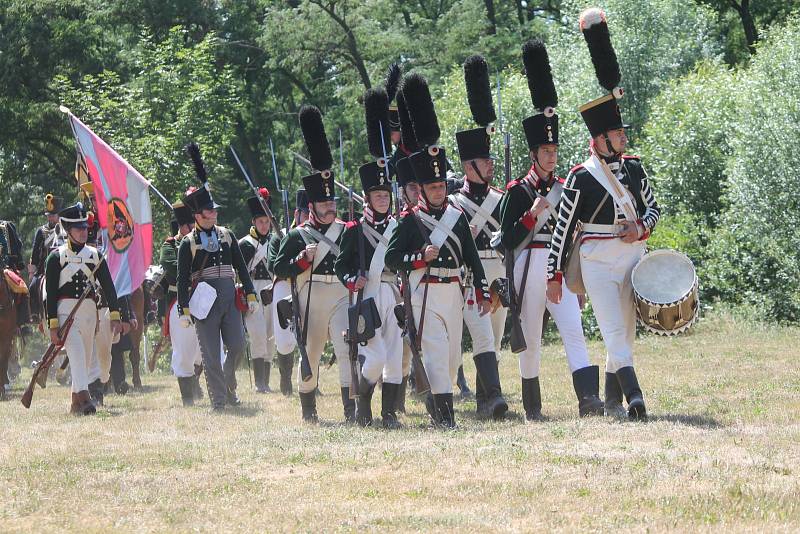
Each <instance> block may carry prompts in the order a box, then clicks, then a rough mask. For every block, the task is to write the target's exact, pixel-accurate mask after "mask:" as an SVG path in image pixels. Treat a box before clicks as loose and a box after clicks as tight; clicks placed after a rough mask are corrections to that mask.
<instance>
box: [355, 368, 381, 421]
mask: <svg viewBox="0 0 800 534" xmlns="http://www.w3.org/2000/svg"><path fill="white" fill-rule="evenodd" d="M384 387H386V384H384ZM374 392H375V384H370V383H369V382H368V381H367V379H366V378H364V377H363V376H362V377H361V379H360V380H359V382H358V402H357V403H356V422H357V423H358V425H359V426H372V394H373V393H374Z"/></svg>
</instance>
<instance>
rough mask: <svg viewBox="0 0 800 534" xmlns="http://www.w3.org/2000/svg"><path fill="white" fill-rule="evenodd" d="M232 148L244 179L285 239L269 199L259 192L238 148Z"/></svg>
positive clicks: (279, 234) (281, 236)
mask: <svg viewBox="0 0 800 534" xmlns="http://www.w3.org/2000/svg"><path fill="white" fill-rule="evenodd" d="M230 149H231V154H233V159H235V160H236V164H237V165H238V166H239V170H241V171H242V174H243V175H244V179H245V180H246V181H247V185H249V186H250V189H252V190H253V194H254V195H255V196H256V198H257V199H258V202H259V203H260V204H261V209H263V210H264V213H266V214H267V217H269V222H270V224H271V225H272V227H273V228H274V229H275V233H276V234H278V237H279V238H280V239H283V235H284V234H283V230H282V229H281V227H280V225H278V221H277V220H276V219H275V215H273V214H272V210H271V209H269V206H268V205H267V201H266V200H265V199H264V197H262V196H261V195H260V194H259V192H258V188H257V187H256V186H255V184H254V183H253V180H251V179H250V175H249V174H247V171H246V170H245V168H244V165H242V161H241V160H240V159H239V155H238V154H237V153H236V150H234V148H233V145H231V146H230ZM273 157H274V155H273Z"/></svg>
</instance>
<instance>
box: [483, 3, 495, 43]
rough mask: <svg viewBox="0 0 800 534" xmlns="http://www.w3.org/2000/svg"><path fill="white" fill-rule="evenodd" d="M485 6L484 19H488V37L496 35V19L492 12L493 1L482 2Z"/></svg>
mask: <svg viewBox="0 0 800 534" xmlns="http://www.w3.org/2000/svg"><path fill="white" fill-rule="evenodd" d="M483 3H484V5H485V6H486V18H488V19H489V32H488V33H489V35H496V34H497V19H496V17H495V12H494V0H483Z"/></svg>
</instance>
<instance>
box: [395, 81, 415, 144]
mask: <svg viewBox="0 0 800 534" xmlns="http://www.w3.org/2000/svg"><path fill="white" fill-rule="evenodd" d="M397 114H398V115H399V116H400V142H401V143H403V146H404V147H405V148H406V150H410V151H411V152H416V151H418V150H419V142H418V141H417V137H416V136H415V135H414V126H413V125H412V124H411V117H410V116H409V115H408V108H407V107H406V99H405V98H404V97H403V92H402V91H398V92H397Z"/></svg>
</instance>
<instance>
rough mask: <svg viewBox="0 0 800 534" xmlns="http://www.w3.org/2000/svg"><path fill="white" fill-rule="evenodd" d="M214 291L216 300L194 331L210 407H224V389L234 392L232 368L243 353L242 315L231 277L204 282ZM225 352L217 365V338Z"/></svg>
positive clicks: (198, 321)
mask: <svg viewBox="0 0 800 534" xmlns="http://www.w3.org/2000/svg"><path fill="white" fill-rule="evenodd" d="M204 282H206V283H207V284H209V285H210V286H211V287H213V288H214V289H216V290H217V300H215V301H214V305H213V306H212V307H211V311H209V312H208V317H206V318H205V319H195V322H194V328H195V331H196V332H197V339H198V341H199V342H200V354H201V356H202V357H203V367H204V368H205V374H206V384H207V386H208V395H209V398H210V399H211V404H212V405H214V406H215V407H222V406H225V397H226V393H227V390H228V389H230V390H232V391H234V390H236V367H237V366H238V365H239V360H240V359H241V357H242V354H244V351H245V337H244V322H243V321H242V312H240V311H239V310H238V309H236V304H235V299H236V287H235V285H234V282H233V279H232V278H216V279H209V280H204ZM220 336H222V343H223V344H224V345H225V349H227V352H228V355H227V357H226V358H225V363H224V364H222V363H221V362H220V351H219V339H220Z"/></svg>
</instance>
